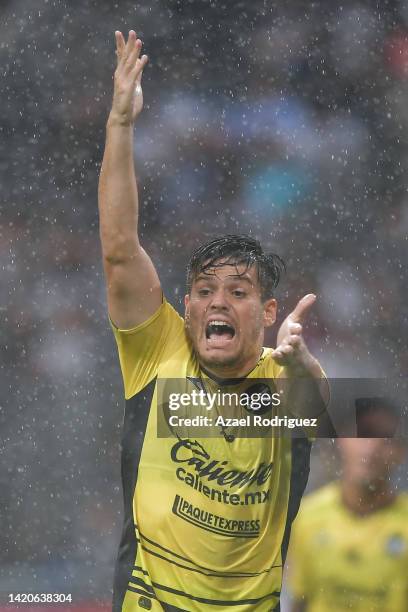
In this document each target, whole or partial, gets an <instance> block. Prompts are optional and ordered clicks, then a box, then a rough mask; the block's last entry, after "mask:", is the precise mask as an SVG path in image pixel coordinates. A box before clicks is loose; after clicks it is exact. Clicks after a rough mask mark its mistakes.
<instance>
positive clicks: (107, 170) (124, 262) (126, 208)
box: [98, 30, 162, 329]
mask: <svg viewBox="0 0 408 612" xmlns="http://www.w3.org/2000/svg"><path fill="white" fill-rule="evenodd" d="M115 37H116V53H117V60H118V62H117V67H116V71H115V77H114V93H113V102H112V109H111V111H110V114H109V118H108V122H107V126H106V143H105V153H104V156H103V162H102V169H101V174H100V177H99V190H98V202H99V219H100V237H101V243H102V256H103V267H104V271H105V277H106V284H107V293H108V308H109V314H110V317H111V319H112V321H113V322H114V323H115V325H117V326H118V327H120V328H123V329H129V328H131V327H134V326H136V325H138V324H139V323H142V322H143V321H145V320H146V319H148V318H149V317H150V316H151V315H152V314H153V313H154V312H155V311H156V310H157V309H158V308H159V306H160V304H161V301H162V293H161V287H160V281H159V278H158V276H157V272H156V270H155V268H154V266H153V263H152V261H151V259H150V257H149V256H148V255H147V253H146V252H145V251H144V250H143V249H142V247H141V245H140V242H139V236H138V216H139V206H138V194H137V184H136V176H135V169H134V158H133V129H134V124H135V122H136V120H137V117H138V116H139V114H140V112H141V110H142V108H143V94H142V89H141V77H142V72H143V68H144V67H145V65H146V63H147V56H146V55H143V56H142V57H140V50H141V47H142V42H141V40H139V39H138V38H136V34H135V32H134V31H133V30H131V31H130V32H129V36H128V40H127V43H125V40H124V38H123V35H122V33H121V32H116V33H115Z"/></svg>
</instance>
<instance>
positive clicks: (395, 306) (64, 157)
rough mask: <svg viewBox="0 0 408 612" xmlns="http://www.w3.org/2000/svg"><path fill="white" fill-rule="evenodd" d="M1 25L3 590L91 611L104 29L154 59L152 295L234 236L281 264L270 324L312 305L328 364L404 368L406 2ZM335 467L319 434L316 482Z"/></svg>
mask: <svg viewBox="0 0 408 612" xmlns="http://www.w3.org/2000/svg"><path fill="white" fill-rule="evenodd" d="M0 17H1V43H0V57H1V67H2V68H1V70H2V94H1V109H2V110H1V114H2V121H1V142H0V150H1V161H0V167H1V170H2V173H1V175H2V181H1V182H2V226H1V242H0V249H1V254H2V258H1V260H2V264H1V265H2V282H1V286H0V291H1V309H2V332H1V333H2V342H1V349H2V360H1V368H0V384H1V387H0V388H1V406H0V431H1V445H0V448H1V455H0V457H1V463H2V469H1V474H0V491H1V493H0V496H1V502H0V503H1V515H2V521H1V525H2V527H1V530H0V555H1V557H2V559H1V567H0V592H1V593H2V603H5V602H6V601H7V597H6V595H7V593H8V592H16V591H18V592H21V591H24V592H28V591H34V592H62V593H72V595H73V600H74V602H75V604H76V606H77V608H74V606H72V607H71V608H70V609H72V610H74V609H75V610H77V609H81V610H86V611H87V612H88V611H90V610H94V609H95V610H96V609H101V608H97V607H96V606H97V604H98V603H100V604H101V605H103V604H105V607H106V609H109V601H110V597H111V583H112V572H113V563H114V558H115V554H116V548H117V543H118V538H119V532H120V529H121V512H122V497H121V489H120V464H119V453H120V450H119V441H120V428H121V417H122V399H121V398H122V383H121V379H120V373H119V366H118V362H117V358H116V349H115V345H114V340H113V336H112V335H111V332H110V329H109V326H108V321H107V314H106V302H105V291H104V284H103V278H102V271H101V261H100V250H99V242H98V218H97V180H98V172H99V168H100V162H101V158H102V152H103V146H104V125H105V122H106V119H107V114H108V111H109V107H110V101H111V94H112V74H113V70H114V64H115V55H114V37H113V32H114V30H115V29H121V30H122V31H124V32H127V31H128V30H129V29H131V28H134V29H136V31H137V33H138V35H139V36H141V37H142V38H143V40H144V42H145V52H146V53H148V55H149V56H150V64H149V66H148V68H147V69H146V72H145V76H144V80H143V86H144V96H145V111H144V113H143V116H142V118H141V119H140V121H139V124H138V125H137V128H136V132H135V136H136V138H135V150H136V156H137V175H138V180H139V191H140V199H141V205H142V223H141V228H142V237H143V243H144V246H145V248H146V249H147V250H148V251H149V253H150V254H151V255H152V258H153V260H154V262H155V264H156V265H157V267H158V268H159V272H160V275H161V279H162V282H163V285H164V289H165V293H166V295H167V297H168V298H169V299H170V300H171V301H172V302H173V303H174V304H175V305H177V306H178V307H180V308H181V304H182V297H183V295H184V269H185V264H186V261H187V258H188V254H189V252H190V251H191V249H192V248H193V247H195V246H196V245H198V244H199V243H200V242H201V241H203V240H204V239H207V238H208V237H210V236H213V235H215V234H218V233H226V232H228V233H235V232H240V233H249V232H252V233H254V234H255V235H256V236H257V237H258V238H260V239H262V241H263V242H264V244H265V245H266V246H267V247H269V248H271V249H272V250H274V251H276V252H278V253H279V254H280V255H281V256H282V257H283V258H284V259H285V260H286V261H287V267H288V273H287V275H286V277H285V278H284V279H283V282H282V285H281V287H280V289H279V294H278V298H279V302H280V313H281V314H280V316H281V317H283V314H284V313H285V312H288V310H289V309H290V308H291V307H293V305H294V304H295V303H296V301H297V299H298V298H299V297H301V296H302V295H303V294H304V293H306V292H310V291H314V292H316V293H317V294H318V296H319V300H318V303H317V305H316V307H315V309H314V315H313V318H312V320H311V322H310V325H309V326H308V330H307V335H308V340H309V342H310V344H311V346H312V348H313V350H314V351H315V353H316V354H317V356H318V357H319V359H320V360H321V362H322V364H323V366H324V367H325V369H326V371H327V372H328V374H329V375H330V376H338V377H345V376H351V377H353V376H355V377H356V376H362V377H363V376H367V377H370V376H373V377H375V376H395V375H401V374H402V375H405V374H406V371H407V359H408V357H407V351H406V347H405V348H404V347H403V345H405V339H406V337H407V331H408V325H407V309H406V300H405V299H404V298H405V296H406V286H407V284H406V283H407V273H406V261H407V250H406V247H407V229H408V208H407V190H406V185H407V183H406V178H405V172H406V166H407V161H408V155H407V153H408V150H407V147H406V135H407V132H408V2H407V0H399V1H397V0H389V1H387V0H383V1H382V2H375V1H370V0H360V1H357V2H356V1H349V0H344V1H343V2H341V3H331V2H330V3H327V2H323V0H320V1H315V2H312V3H311V2H306V1H302V0H297V1H296V2H292V3H288V2H266V1H260V0H253V1H251V2H241V1H232V0H225V1H224V2H216V1H215V0H206V1H204V0H194V1H187V0H169V1H167V2H166V1H164V0H151V1H150V2H146V3H139V2H137V3H133V2H130V1H128V0H125V1H123V2H122V1H121V2H117V3H116V2H107V1H105V0H81V2H79V1H78V0H74V1H72V2H64V1H62V0H3V1H2V3H1V8H0ZM404 289H405V295H404ZM268 341H269V342H270V343H273V342H274V336H273V334H272V335H270V336H269V337H268ZM337 470H338V463H337V458H336V453H335V451H334V447H333V445H332V444H331V443H330V442H329V441H326V442H324V443H320V444H319V445H318V446H317V448H316V450H315V452H314V458H313V464H312V477H311V482H310V488H314V487H316V486H318V485H320V484H322V483H323V482H326V481H327V479H329V478H333V477H335V476H336V474H337ZM400 484H401V483H400ZM405 484H406V483H405V481H404V479H403V482H402V485H405ZM82 602H87V604H85V603H82ZM78 606H79V607H78ZM24 609H25V610H29V609H30V608H29V607H25V608H24ZM48 609H49V610H50V609H51V608H48ZM58 609H59V610H62V607H58ZM102 609H103V608H102Z"/></svg>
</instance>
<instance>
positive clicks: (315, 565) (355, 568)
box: [288, 483, 408, 612]
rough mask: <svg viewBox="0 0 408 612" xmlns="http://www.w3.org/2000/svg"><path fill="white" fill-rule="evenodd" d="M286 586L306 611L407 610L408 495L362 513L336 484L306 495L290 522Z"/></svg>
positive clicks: (386, 611)
mask: <svg viewBox="0 0 408 612" xmlns="http://www.w3.org/2000/svg"><path fill="white" fill-rule="evenodd" d="M289 560H290V562H289V566H290V567H289V572H288V573H289V577H288V579H289V587H290V590H291V591H292V593H293V595H294V596H295V597H296V599H299V600H302V599H305V600H306V602H307V606H306V610H307V612H343V611H344V612H346V610H347V612H349V611H350V610H353V612H406V611H407V610H408V495H407V494H405V493H404V494H400V495H398V496H397V497H396V498H395V500H394V501H393V503H392V504H390V505H388V506H386V507H384V508H381V509H378V510H376V511H374V512H372V513H370V514H366V515H364V516H360V515H357V514H354V513H352V512H351V511H350V510H348V509H347V508H346V506H345V505H344V504H343V502H342V499H341V490H340V486H339V484H338V483H331V484H329V485H327V486H325V487H323V488H322V489H320V490H318V491H317V492H315V493H312V494H311V495H308V496H307V497H305V498H304V500H303V502H302V504H301V507H300V511H299V515H298V516H297V518H296V520H295V522H294V524H293V534H292V538H291V543H290V549H289Z"/></svg>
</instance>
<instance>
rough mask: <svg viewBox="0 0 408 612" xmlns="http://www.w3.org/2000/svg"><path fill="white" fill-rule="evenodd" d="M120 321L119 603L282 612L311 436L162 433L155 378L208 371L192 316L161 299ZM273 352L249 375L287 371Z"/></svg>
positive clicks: (124, 606) (132, 607)
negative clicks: (124, 325) (131, 323)
mask: <svg viewBox="0 0 408 612" xmlns="http://www.w3.org/2000/svg"><path fill="white" fill-rule="evenodd" d="M112 327H113V331H114V335H115V338H116V342H117V346H118V351H119V360H120V365H121V370H122V374H123V380H124V387H125V400H126V402H125V415H124V426H123V439H122V482H123V489H124V503H125V520H124V528H123V534H122V539H121V543H120V548H119V554H118V559H117V564H116V570H115V583H114V606H113V610H114V612H119V611H120V612H140V611H141V610H143V609H147V610H152V611H153V612H155V611H157V610H163V609H164V610H169V611H172V612H173V611H174V612H175V611H180V610H181V611H188V612H190V611H191V612H206V611H208V612H210V611H211V612H212V611H215V610H216V611H217V612H220V611H221V610H234V611H236V612H244V611H248V610H257V611H259V612H271V611H272V610H274V611H275V610H279V598H280V591H281V582H282V568H283V564H284V561H285V556H286V550H287V546H288V541H289V534H290V528H291V523H292V521H293V519H294V517H295V515H296V513H297V510H298V507H299V503H300V498H301V495H302V494H303V491H304V488H305V486H306V482H307V477H308V473H309V458H310V446H311V443H310V441H309V440H308V439H307V438H305V437H303V438H297V439H294V438H292V439H291V438H290V437H287V436H286V437H275V438H273V437H265V438H238V437H237V438H234V439H233V441H231V440H229V441H228V440H227V439H226V437H225V436H222V435H219V436H218V437H216V438H214V437H212V438H205V439H204V438H200V439H196V438H195V437H190V438H189V437H180V436H176V435H174V436H170V437H167V438H159V437H158V435H157V420H158V410H159V409H160V403H159V402H158V390H157V384H158V381H159V380H162V379H171V378H178V379H184V378H186V379H187V378H189V379H190V378H194V377H196V378H197V377H200V376H202V375H203V374H202V372H201V371H200V366H199V363H198V361H197V358H196V355H195V353H194V350H193V349H192V346H191V344H190V342H189V340H188V338H187V336H186V333H185V327H184V320H183V319H182V317H180V316H179V315H178V313H177V312H176V311H175V310H174V308H173V307H172V306H171V305H170V304H169V303H168V302H166V301H163V303H162V305H161V306H160V308H159V309H158V310H157V312H156V313H155V314H154V315H153V316H152V317H151V318H150V319H149V320H147V321H145V322H144V323H142V324H141V325H139V326H137V327H135V328H134V329H130V330H120V329H117V328H115V327H114V326H112ZM271 353H272V351H271V349H263V352H262V355H261V357H260V359H259V362H258V363H257V365H256V367H255V368H254V369H253V370H252V372H251V373H250V374H249V375H248V377H247V378H246V379H245V380H248V379H249V378H255V379H257V378H268V379H276V378H277V377H278V376H279V373H280V372H281V370H282V368H280V366H278V365H277V364H276V362H275V361H274V360H273V358H272V354H271Z"/></svg>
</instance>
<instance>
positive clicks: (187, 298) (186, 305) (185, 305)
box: [184, 294, 190, 320]
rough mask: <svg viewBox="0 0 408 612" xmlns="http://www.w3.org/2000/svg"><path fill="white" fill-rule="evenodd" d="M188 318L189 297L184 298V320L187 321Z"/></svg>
mask: <svg viewBox="0 0 408 612" xmlns="http://www.w3.org/2000/svg"><path fill="white" fill-rule="evenodd" d="M189 316H190V296H189V295H188V294H187V295H185V296H184V318H185V319H186V320H187V319H188V318H189Z"/></svg>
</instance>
